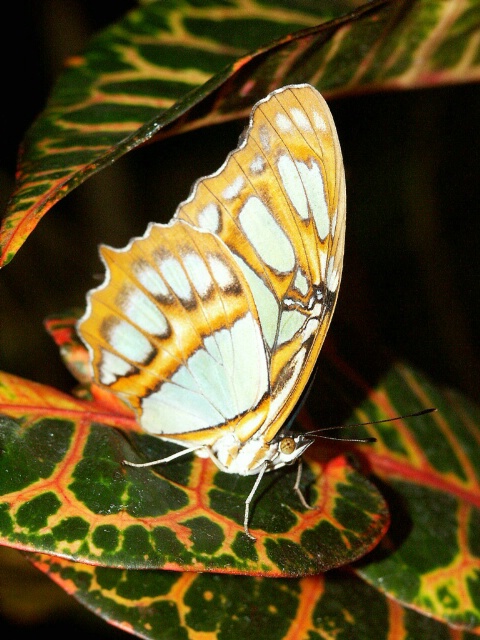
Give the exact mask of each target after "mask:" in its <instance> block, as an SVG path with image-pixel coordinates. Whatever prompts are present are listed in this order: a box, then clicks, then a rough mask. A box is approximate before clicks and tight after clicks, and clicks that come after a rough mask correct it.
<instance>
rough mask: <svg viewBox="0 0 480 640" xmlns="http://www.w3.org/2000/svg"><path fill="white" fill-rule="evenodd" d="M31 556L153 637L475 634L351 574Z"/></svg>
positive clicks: (431, 637) (115, 617) (106, 614)
mask: <svg viewBox="0 0 480 640" xmlns="http://www.w3.org/2000/svg"><path fill="white" fill-rule="evenodd" d="M29 557H30V560H31V561H32V562H33V563H34V564H35V565H36V566H37V567H38V568H39V569H41V570H42V571H44V572H45V573H47V574H48V575H49V576H50V577H51V578H52V579H53V580H54V581H55V582H57V583H58V584H59V585H60V586H61V587H62V588H64V589H65V590H66V591H67V592H68V593H70V594H72V595H73V596H74V597H75V598H77V599H78V600H79V601H80V602H81V603H82V604H84V605H85V606H86V607H88V608H89V609H90V610H92V611H93V612H94V613H95V614H96V615H99V616H101V617H102V618H104V619H105V620H107V621H108V622H110V623H112V624H114V625H115V626H117V627H120V628H121V629H124V630H125V631H128V632H129V633H132V634H134V635H137V636H139V637H141V638H146V639H147V640H167V639H168V640H176V639H179V640H186V638H197V637H201V638H202V639H203V640H218V639H219V638H221V639H222V640H238V638H262V640H287V639H293V638H311V639H312V640H316V639H320V638H322V639H323V640H338V639H339V638H355V640H372V638H375V640H383V639H385V640H449V639H450V640H473V639H474V638H475V636H474V635H473V634H470V633H468V632H461V631H460V630H458V629H452V628H449V627H448V626H447V625H445V624H442V623H440V622H438V621H436V620H434V619H431V618H427V617H425V616H422V615H420V614H419V613H417V612H415V611H413V610H411V609H408V608H405V607H403V606H402V605H401V604H399V603H397V602H395V601H394V600H391V599H388V598H387V597H386V596H385V595H384V594H382V593H381V592H380V591H378V590H376V589H374V588H373V587H372V586H370V585H368V584H367V583H365V582H364V581H362V580H360V579H359V578H358V577H356V576H355V575H354V574H353V573H351V572H347V571H341V570H334V571H329V572H328V573H325V574H322V575H319V576H310V577H304V578H289V579H285V578H279V579H275V580H271V579H269V578H260V577H248V576H227V575H215V574H211V573H210V574H208V573H203V574H198V573H177V572H172V571H168V572H167V571H122V570H121V569H106V568H102V567H95V566H91V565H90V566H88V565H82V564H79V563H75V562H71V561H68V560H64V559H62V558H53V557H51V556H45V555H39V554H38V555H37V554H32V555H30V554H29Z"/></svg>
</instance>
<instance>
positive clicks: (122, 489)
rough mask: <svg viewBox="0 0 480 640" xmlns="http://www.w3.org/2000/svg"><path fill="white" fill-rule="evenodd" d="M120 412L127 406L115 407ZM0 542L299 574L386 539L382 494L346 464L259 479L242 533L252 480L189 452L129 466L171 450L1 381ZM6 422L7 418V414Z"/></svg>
mask: <svg viewBox="0 0 480 640" xmlns="http://www.w3.org/2000/svg"><path fill="white" fill-rule="evenodd" d="M120 407H121V405H120ZM0 413H1V414H3V416H4V417H1V418H0V448H1V450H2V456H1V457H0V494H1V498H0V500H1V502H0V514H1V515H0V536H1V542H2V543H3V544H5V545H10V546H14V547H17V548H20V549H25V550H36V551H41V552H43V553H52V554H55V555H61V556H64V557H67V558H71V559H74V560H78V561H83V562H92V563H95V564H101V565H104V566H114V567H115V566H122V567H128V568H135V569H138V568H159V567H164V568H167V569H177V570H178V569H190V570H198V571H220V572H227V573H230V572H233V573H253V574H263V575H302V574H308V573H317V572H318V571H323V570H326V569H329V568H331V567H335V566H339V565H341V564H346V563H348V562H351V561H352V560H355V559H356V558H358V557H361V556H362V555H364V554H365V553H366V552H367V551H368V550H369V549H371V548H372V547H373V546H375V544H376V543H377V542H378V540H379V539H380V538H381V537H382V536H383V534H384V532H385V529H386V526H387V524H388V512H387V509H386V505H385V503H384V501H383V498H382V496H381V494H380V493H379V492H378V490H377V489H376V488H375V487H374V486H373V485H371V484H370V483H369V482H368V480H366V479H365V478H364V477H363V476H362V475H361V474H359V473H358V472H357V471H355V470H354V469H353V468H352V467H351V466H350V465H348V463H347V462H346V460H345V459H344V458H343V457H335V458H333V459H330V460H325V461H322V462H318V461H316V460H315V459H314V458H312V459H311V461H310V462H309V464H308V467H306V466H305V469H304V472H303V475H302V489H303V490H304V491H305V492H307V494H308V495H309V496H310V497H311V499H312V502H313V504H315V505H316V506H317V507H318V508H316V509H314V510H310V511H307V510H305V509H304V508H303V507H302V506H301V504H300V503H299V501H298V497H297V496H296V494H295V493H294V491H293V485H294V483H295V475H296V469H295V468H290V469H287V470H286V471H283V470H282V471H278V472H274V473H271V474H269V476H268V477H266V478H264V481H263V482H262V484H261V486H260V489H259V492H258V500H256V502H255V506H254V509H253V513H252V518H251V521H250V530H251V531H252V532H254V533H255V535H256V536H257V537H258V543H253V542H252V541H251V540H249V539H248V538H247V537H246V536H245V534H244V532H243V515H244V508H245V506H244V505H245V499H246V497H247V496H248V493H249V492H250V489H251V487H252V479H251V478H249V477H241V476H237V475H231V474H226V473H222V472H220V471H218V470H217V468H216V467H215V465H214V464H213V463H212V462H211V461H210V460H205V459H200V458H198V457H196V456H194V455H193V454H192V455H189V456H185V457H182V458H180V459H179V460H177V461H174V462H172V463H169V464H166V465H164V466H162V467H161V468H156V469H155V470H154V469H152V468H147V469H131V468H129V467H125V466H124V465H123V464H122V461H123V460H125V459H130V460H131V459H132V458H134V457H135V456H136V455H140V456H142V457H144V458H145V459H159V458H163V457H165V456H166V455H168V454H170V453H171V452H172V451H174V450H176V449H177V447H176V445H172V444H169V443H166V442H163V441H161V440H159V439H158V438H155V437H153V436H148V435H145V434H142V433H139V432H138V427H137V426H136V424H135V422H134V421H133V419H132V417H131V415H130V414H128V413H127V412H126V411H125V412H124V413H123V414H122V413H112V407H110V406H108V405H102V404H99V403H98V402H97V403H94V402H85V401H81V400H76V399H74V398H72V397H69V396H66V395H65V394H62V393H60V392H57V391H55V390H54V389H51V388H49V387H45V386H43V385H39V384H35V383H31V382H30V383H29V382H26V381H24V380H21V379H20V378H16V377H14V376H9V375H7V374H2V375H1V376H0ZM7 416H10V417H7Z"/></svg>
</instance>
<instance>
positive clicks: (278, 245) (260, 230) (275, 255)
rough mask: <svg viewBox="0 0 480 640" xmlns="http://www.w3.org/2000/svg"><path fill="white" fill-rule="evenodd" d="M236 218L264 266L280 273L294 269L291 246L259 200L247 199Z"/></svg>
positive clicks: (255, 198)
mask: <svg viewBox="0 0 480 640" xmlns="http://www.w3.org/2000/svg"><path fill="white" fill-rule="evenodd" d="M238 218H239V221H240V224H241V226H242V229H243V231H244V232H245V235H246V236H247V238H248V240H249V242H250V244H251V245H252V246H253V247H254V248H255V250H256V252H257V253H258V255H259V256H260V258H261V259H262V260H263V262H265V264H267V265H268V266H269V267H271V268H272V269H275V270H276V271H278V272H280V273H288V272H289V271H292V270H293V269H294V267H295V252H294V250H293V247H292V244H291V242H290V240H289V239H288V238H287V236H286V235H285V232H284V231H282V229H281V228H280V227H279V225H278V224H277V222H276V221H275V218H274V217H273V216H272V214H271V213H270V211H269V210H268V208H267V206H266V205H265V204H264V203H263V202H262V201H261V200H260V198H258V197H257V196H252V197H251V198H249V199H248V200H247V201H246V202H245V204H244V205H243V207H242V209H241V211H240V214H239V216H238Z"/></svg>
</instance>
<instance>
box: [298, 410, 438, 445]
mask: <svg viewBox="0 0 480 640" xmlns="http://www.w3.org/2000/svg"><path fill="white" fill-rule="evenodd" d="M436 410H437V409H436V408H435V407H431V408H429V409H422V410H421V411H415V412H414V413H406V414H404V415H402V416H395V417H394V418H383V419H382V420H370V421H369V422H355V423H353V424H339V425H337V426H336V427H322V428H320V429H315V430H314V431H307V432H302V435H304V436H312V437H314V438H323V439H324V440H340V441H341V440H344V441H346V442H362V443H367V442H376V441H377V438H373V437H371V438H335V437H333V436H325V435H323V433H320V432H323V431H333V430H334V429H349V428H350V427H366V426H368V425H371V424H382V423H384V422H393V421H394V420H404V419H405V418H416V417H418V416H424V415H425V414H427V413H433V412H434V411H436Z"/></svg>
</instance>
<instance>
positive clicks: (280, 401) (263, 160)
mask: <svg viewBox="0 0 480 640" xmlns="http://www.w3.org/2000/svg"><path fill="white" fill-rule="evenodd" d="M176 218H178V219H184V220H189V221H190V222H191V223H192V224H194V225H196V226H198V227H200V228H205V229H209V230H211V231H212V232H214V233H215V234H216V235H218V236H219V237H220V238H221V239H222V240H223V241H224V242H225V244H226V245H227V246H228V248H229V249H230V250H231V251H232V254H233V257H234V259H235V260H236V262H237V263H238V265H239V266H240V268H241V269H242V271H243V273H244V275H245V278H246V280H247V282H248V283H249V286H250V289H251V291H252V294H253V297H254V299H255V304H256V306H257V310H258V314H259V318H260V323H261V328H262V333H263V337H264V342H265V349H266V352H267V356H268V361H269V371H270V388H271V396H272V403H271V408H270V415H269V418H268V420H269V423H270V429H269V435H268V437H269V438H270V437H273V435H274V434H275V433H276V432H277V431H278V429H279V428H280V426H281V424H283V422H284V421H285V419H286V417H287V416H288V414H289V413H290V412H291V411H292V409H293V407H294V405H295V404H296V402H297V401H298V399H299V397H300V395H301V393H302V391H303V389H304V387H305V385H306V383H307V381H308V378H309V376H310V374H311V372H312V369H313V367H314V365H315V360H316V357H317V355H318V352H319V350H320V348H321V345H322V343H323V340H324V338H325V334H326V331H327V329H328V325H329V323H330V318H331V315H332V312H333V309H334V306H335V302H336V297H337V292H338V286H339V282H340V277H341V270H342V262H343V245H344V233H345V178H344V171H343V163H342V157H341V151H340V145H339V142H338V138H337V134H336V130H335V125H334V123H333V120H332V116H331V114H330V111H329V109H328V107H327V105H326V103H325V101H324V100H323V98H322V97H321V96H320V94H319V93H318V92H317V91H316V90H315V89H314V88H312V87H310V86H308V85H303V86H295V87H286V88H283V89H281V90H279V91H276V92H274V93H273V94H271V95H270V96H269V97H268V98H266V99H265V100H263V101H261V102H260V103H258V105H256V107H255V109H254V111H253V113H252V116H251V120H250V125H249V128H248V130H247V132H246V134H245V136H244V140H243V142H242V143H241V145H240V147H239V149H237V150H236V151H234V152H233V153H232V154H230V156H229V157H228V158H227V161H226V163H225V164H224V166H223V167H222V168H221V169H220V170H219V171H218V172H217V173H216V174H214V175H212V176H209V177H207V178H203V179H202V180H200V181H198V182H197V184H196V185H195V187H194V189H193V191H192V194H191V196H190V198H189V199H188V200H187V201H186V202H184V203H183V204H181V205H180V207H179V208H178V210H177V213H176Z"/></svg>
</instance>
